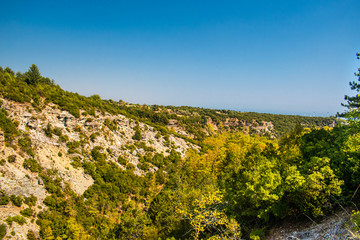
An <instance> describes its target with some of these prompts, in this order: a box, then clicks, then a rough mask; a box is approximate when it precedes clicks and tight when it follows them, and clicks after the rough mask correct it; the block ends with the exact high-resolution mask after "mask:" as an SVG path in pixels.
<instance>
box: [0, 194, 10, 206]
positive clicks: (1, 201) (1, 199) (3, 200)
mask: <svg viewBox="0 0 360 240" xmlns="http://www.w3.org/2000/svg"><path fill="white" fill-rule="evenodd" d="M9 202H10V198H9V196H7V195H6V194H5V193H1V195H0V205H7V204H8V203H9Z"/></svg>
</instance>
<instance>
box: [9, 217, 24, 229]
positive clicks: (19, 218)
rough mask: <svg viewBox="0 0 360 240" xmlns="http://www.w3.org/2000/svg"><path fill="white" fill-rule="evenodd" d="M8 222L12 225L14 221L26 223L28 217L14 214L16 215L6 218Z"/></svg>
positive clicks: (21, 223)
mask: <svg viewBox="0 0 360 240" xmlns="http://www.w3.org/2000/svg"><path fill="white" fill-rule="evenodd" d="M6 222H7V223H8V224H9V225H10V226H11V225H12V223H13V222H16V223H17V224H19V225H24V224H25V223H26V219H25V218H24V217H23V216H19V215H17V216H14V217H8V218H7V219H6Z"/></svg>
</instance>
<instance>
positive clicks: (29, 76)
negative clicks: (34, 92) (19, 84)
mask: <svg viewBox="0 0 360 240" xmlns="http://www.w3.org/2000/svg"><path fill="white" fill-rule="evenodd" d="M25 76H26V79H25V81H26V82H27V83H28V84H31V85H35V84H37V83H39V82H40V80H41V78H42V76H41V74H40V71H39V68H38V66H36V65H35V64H32V65H31V66H30V67H29V71H27V72H26V73H25Z"/></svg>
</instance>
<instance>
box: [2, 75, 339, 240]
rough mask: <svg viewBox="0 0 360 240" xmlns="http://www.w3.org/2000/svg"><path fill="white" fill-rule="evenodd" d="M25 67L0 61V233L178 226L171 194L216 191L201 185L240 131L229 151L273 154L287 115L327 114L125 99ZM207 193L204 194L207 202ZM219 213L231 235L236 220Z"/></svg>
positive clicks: (98, 234) (330, 122)
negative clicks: (87, 92) (67, 85)
mask: <svg viewBox="0 0 360 240" xmlns="http://www.w3.org/2000/svg"><path fill="white" fill-rule="evenodd" d="M33 69H36V68H33ZM29 71H30V70H29ZM33 75H34V74H33ZM33 75H31V76H33ZM35 75H36V74H35ZM29 76H30V75H29V74H27V73H25V74H21V73H18V74H16V76H15V74H14V72H12V70H11V69H9V68H5V69H2V68H0V171H1V174H0V239H30V240H33V239H125V238H126V239H139V238H143V239H158V238H160V237H162V236H174V235H176V236H182V235H183V234H184V233H183V232H182V231H184V229H189V226H190V225H189V223H186V222H182V220H181V219H182V218H180V216H182V215H184V214H185V212H181V211H180V210H179V209H180V208H181V207H182V205H183V203H182V201H180V200H179V199H181V198H183V199H185V200H186V201H187V202H188V204H189V206H190V205H191V206H192V204H194V202H196V200H194V196H196V194H200V195H199V196H198V197H197V198H199V197H200V198H201V197H202V195H201V191H204V192H206V193H208V192H210V193H212V194H213V193H214V194H215V193H216V194H217V191H215V190H213V189H212V188H213V187H207V186H213V185H214V183H215V182H216V181H215V180H214V179H215V178H214V175H218V176H217V177H216V178H218V179H221V177H220V175H221V174H222V173H221V170H219V169H221V165H222V164H224V162H226V161H227V160H226V159H227V158H228V157H225V156H226V155H227V154H228V153H226V152H231V151H233V150H234V148H229V149H228V150H226V151H225V150H220V149H221V148H224V149H225V148H227V147H229V146H231V142H232V141H240V140H241V139H244V140H243V142H241V141H242V140H241V141H240V142H241V144H242V143H244V142H248V143H247V144H246V145H244V150H243V149H241V150H236V151H238V152H237V153H236V154H238V153H239V152H241V151H249V153H250V152H254V151H255V152H256V151H260V152H261V151H263V150H264V149H265V147H264V146H267V145H268V146H269V149H270V150H269V151H268V153H266V154H265V152H266V151H264V154H265V155H264V156H266V157H268V155H269V154H270V153H271V154H275V153H272V152H273V151H274V149H275V148H277V147H274V146H275V145H276V144H277V142H275V140H274V139H276V138H278V137H279V136H282V135H284V134H286V132H287V131H289V129H292V128H294V127H295V125H296V124H297V125H298V126H303V127H314V126H315V127H323V126H329V127H333V126H334V125H335V123H336V120H335V119H334V118H309V117H301V116H285V115H271V114H257V113H241V112H235V111H227V110H211V109H202V108H193V107H173V106H146V105H143V106H141V105H134V104H129V103H125V102H123V101H119V102H115V101H112V100H102V99H101V98H100V97H99V96H97V95H94V96H91V97H84V96H80V95H79V94H76V93H71V92H67V91H64V90H63V89H61V88H60V87H59V86H58V85H55V84H54V82H53V81H52V80H50V79H48V78H44V77H41V76H40V75H39V74H38V75H36V76H37V78H36V79H35V80H34V79H32V80H31V81H30V80H29V79H28V78H29ZM227 133H229V134H230V133H231V134H233V133H234V134H235V135H234V139H236V140H231V139H232V135H227ZM238 133H241V134H240V135H236V134H238ZM216 136H219V139H217V138H216ZM239 136H240V138H239ZM263 136H265V137H263ZM208 138H209V139H210V140H207V139H208ZM225 139H226V140H225ZM273 140H274V143H270V141H273ZM226 141H229V143H227V144H225V142H226ZM240 142H239V144H240ZM259 142H261V143H259ZM221 144H225V145H223V146H222V147H221V148H220V147H219V146H221ZM239 144H238V145H237V146H240V145H239ZM251 144H255V145H254V147H253V148H251V147H249V146H251ZM245 146H246V147H245ZM248 147H249V150H246V149H247V148H248ZM250 149H251V150H250ZM222 151H223V152H222ZM287 151H288V150H287ZM261 154H262V153H261ZM276 154H277V153H276ZM212 156H213V157H212ZM215 156H216V157H215ZM231 156H232V155H231ZM269 156H270V155H269ZM207 158H209V159H212V158H213V159H212V160H211V161H210V160H207ZM261 159H266V158H261ZM217 161H220V162H217ZM271 164H273V163H271ZM210 166H211V168H210ZM236 166H237V165H236ZM264 166H268V164H265V165H264ZM210 169H211V170H210ZM224 169H226V168H224ZM231 169H235V168H234V167H228V168H227V170H228V171H230V170H231ZM276 174H277V173H276ZM233 175H234V176H236V175H237V174H233ZM195 176H196V177H195ZM224 176H225V175H224ZM249 176H250V175H249ZM198 177H199V178H200V179H202V180H201V181H200V180H197V178H198ZM194 182H195V183H196V184H198V187H199V189H203V190H201V191H199V193H196V191H193V190H192V191H188V190H186V189H187V187H188V186H190V185H191V184H194ZM205 183H206V184H205ZM164 188H167V190H166V191H162V190H163V189H164ZM170 190H171V191H170ZM180 192H181V193H180ZM184 193H186V194H184ZM188 193H191V194H195V195H194V196H193V195H191V194H190V195H191V197H190V195H189V196H187V194H188ZM211 196H212V195H211ZM195 199H196V198H195ZM216 199H218V197H217V195H215V196H212V197H211V198H210V200H211V201H213V202H212V204H218V203H217V201H219V200H216ZM185 200H184V201H185ZM175 203H176V205H178V207H177V208H174V204H175ZM192 207H194V206H192ZM171 209H172V210H171ZM186 216H187V215H186ZM219 216H221V217H222V219H221V221H222V224H224V223H225V222H226V223H227V224H228V226H227V227H228V228H229V229H233V230H234V233H233V234H234V236H236V237H234V238H232V239H238V238H239V236H240V233H239V232H240V231H239V229H240V228H239V227H238V226H237V223H236V221H233V220H231V221H230V220H226V221H225V220H224V219H225V215H219ZM169 221H170V222H171V223H169ZM219 221H220V220H219ZM230 223H231V224H232V225H231V224H230ZM172 224H173V225H174V226H173V225H172ZM190 230H191V228H190ZM233 230H231V231H233ZM191 231H192V230H191ZM191 231H189V233H190V232H191ZM229 231H230V230H229ZM185 232H188V230H187V231H185ZM170 233H171V234H170ZM129 236H131V237H129ZM187 237H188V236H186V238H187ZM180 238H183V237H180Z"/></svg>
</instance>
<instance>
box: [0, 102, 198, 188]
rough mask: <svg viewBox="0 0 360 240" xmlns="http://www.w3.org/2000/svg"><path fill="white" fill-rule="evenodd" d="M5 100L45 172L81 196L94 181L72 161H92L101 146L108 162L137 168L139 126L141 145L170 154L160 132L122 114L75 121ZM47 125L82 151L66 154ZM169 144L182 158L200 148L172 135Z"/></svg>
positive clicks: (59, 113) (54, 109)
mask: <svg viewBox="0 0 360 240" xmlns="http://www.w3.org/2000/svg"><path fill="white" fill-rule="evenodd" d="M2 100H3V105H2V107H4V108H5V109H6V110H7V111H8V113H9V115H10V117H11V118H12V119H13V120H16V121H17V122H18V123H19V126H18V128H19V129H20V130H21V131H23V132H28V133H29V136H30V138H31V140H32V143H33V145H34V146H35V150H36V154H35V158H36V159H37V160H38V161H39V163H40V164H41V166H42V167H44V168H46V169H56V170H58V174H59V175H60V176H61V177H62V178H63V179H64V181H66V182H69V183H70V186H71V188H72V189H73V190H74V191H75V192H76V193H78V194H82V193H83V192H84V191H85V190H86V189H87V188H88V187H89V186H90V185H91V184H92V182H93V180H92V178H91V177H90V176H87V175H86V174H84V172H83V170H82V169H75V168H74V167H73V166H72V165H71V162H72V159H71V158H73V157H76V156H77V157H78V158H80V159H81V160H84V159H86V158H90V155H89V153H90V152H91V150H92V149H93V148H94V147H96V146H99V147H101V148H102V149H103V150H102V151H103V152H104V153H106V152H107V153H108V155H107V159H108V160H110V161H114V162H117V159H118V157H119V156H123V157H125V158H126V159H127V161H128V162H130V163H132V164H134V165H135V166H136V165H137V164H138V154H141V155H143V154H145V151H144V149H142V148H141V147H138V146H137V145H136V146H135V145H134V143H136V142H137V141H136V140H133V139H132V137H133V135H134V134H135V130H134V127H135V126H136V125H138V126H139V128H140V130H141V140H140V142H143V143H145V144H146V146H148V147H151V148H153V149H154V150H155V152H157V153H161V154H163V155H164V156H167V155H168V154H169V152H170V148H169V146H168V144H166V141H165V140H164V138H163V137H160V138H159V137H156V135H157V133H158V132H157V131H156V130H154V128H153V127H151V126H148V125H146V124H143V123H136V122H135V121H134V120H132V119H128V118H126V117H125V116H122V115H117V116H113V115H110V114H108V113H105V114H103V115H102V114H101V113H99V112H97V116H96V117H93V116H82V117H80V118H75V117H74V116H72V115H71V114H70V113H68V112H66V111H62V110H60V109H58V108H57V107H56V106H55V105H52V104H49V105H47V106H46V107H45V108H44V109H43V110H42V111H41V112H36V111H35V110H34V109H33V108H32V107H31V105H29V104H19V103H14V102H11V101H8V100H5V99H2ZM105 122H107V123H111V124H113V125H114V126H115V127H114V128H112V129H110V128H109V127H108V126H106V123H105ZM174 124H176V123H174ZM48 125H49V126H51V128H53V129H54V128H57V129H58V130H59V131H60V132H61V134H62V135H63V136H66V138H68V140H67V142H76V141H78V142H80V141H83V142H84V144H83V145H82V147H81V149H80V148H78V149H76V151H75V152H74V153H72V154H66V153H67V151H68V150H69V148H68V146H67V144H66V143H65V142H62V141H61V140H60V138H59V136H56V135H54V134H52V136H47V135H46V134H45V131H44V130H45V128H46V127H47V126H48ZM1 136H2V135H1V133H0V148H1V147H3V148H4V144H3V143H4V140H3V137H1ZM90 136H91V137H90ZM89 137H90V139H89ZM169 141H170V143H172V144H173V146H174V149H175V150H176V151H178V152H179V153H180V154H181V155H182V156H184V155H185V153H186V151H187V149H189V148H190V147H191V148H198V147H197V146H195V145H192V144H189V143H187V142H186V141H185V140H183V139H181V138H178V137H174V136H172V135H171V136H170V137H169ZM130 145H133V147H132V148H129V149H128V146H130ZM105 150H106V151H105ZM60 155H61V157H60ZM122 167H123V168H124V167H125V166H122ZM135 173H136V174H138V175H143V174H145V172H143V171H142V170H140V169H137V168H136V169H135Z"/></svg>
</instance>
